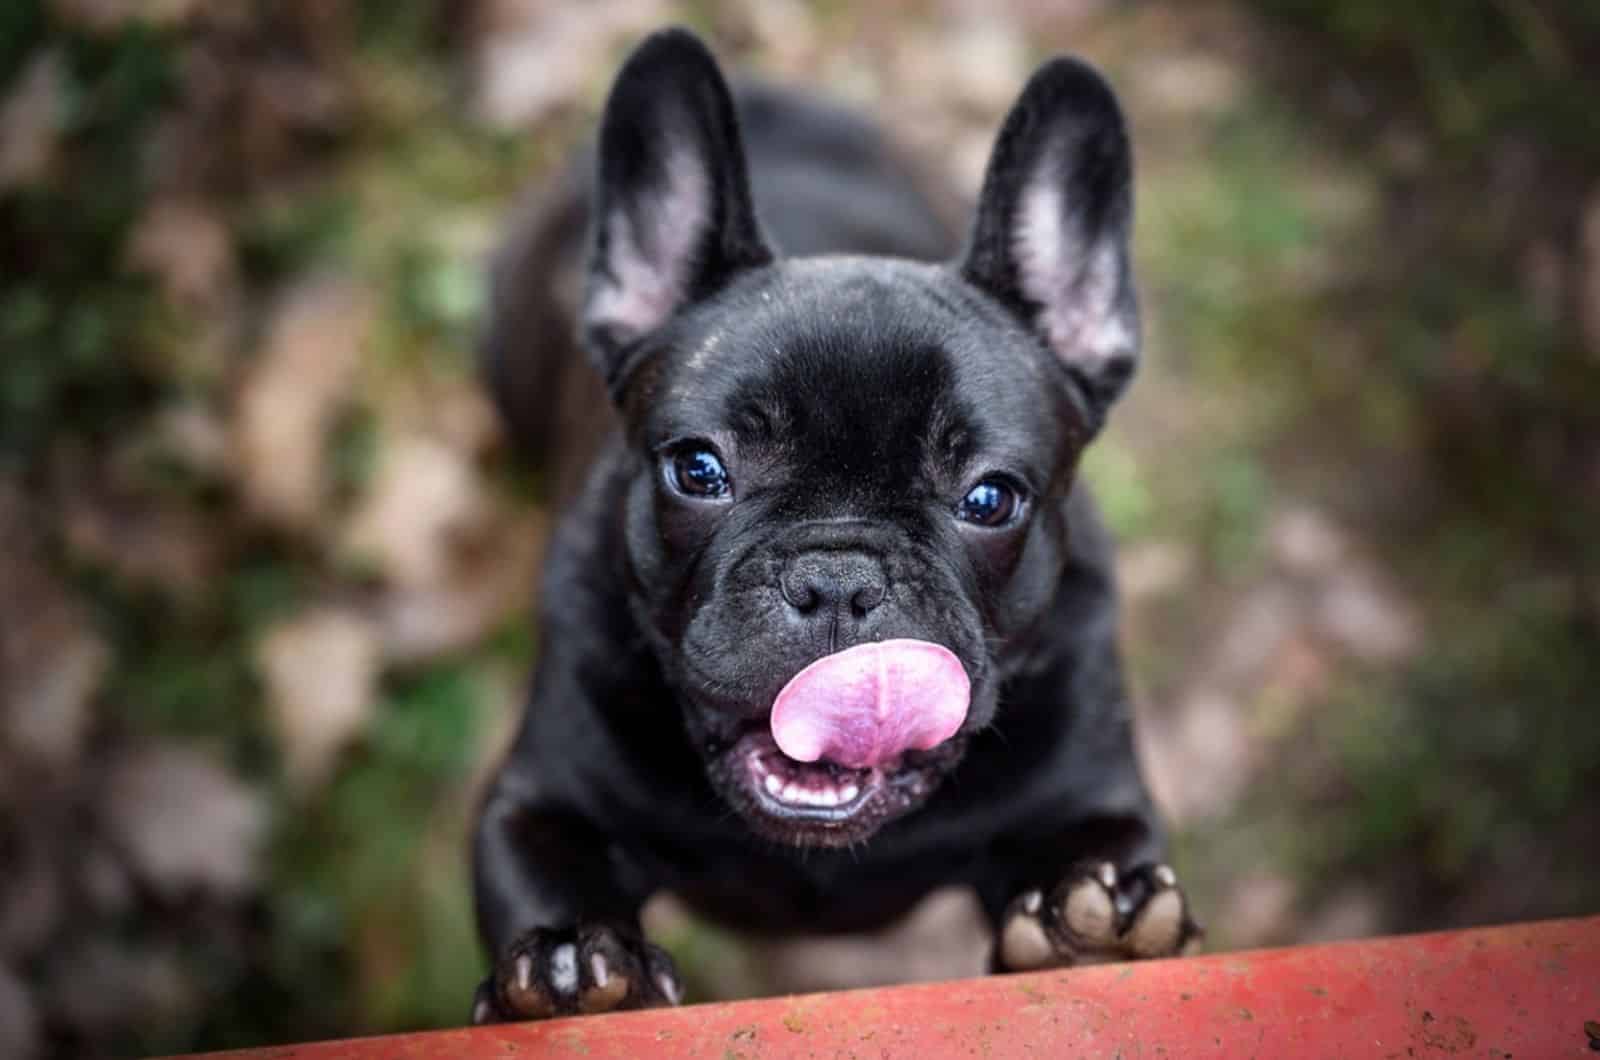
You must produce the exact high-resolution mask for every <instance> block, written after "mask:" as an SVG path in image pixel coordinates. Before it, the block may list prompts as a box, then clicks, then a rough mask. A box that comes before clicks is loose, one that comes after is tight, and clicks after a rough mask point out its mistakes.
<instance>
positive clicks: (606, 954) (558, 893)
mask: <svg viewBox="0 0 1600 1060" xmlns="http://www.w3.org/2000/svg"><path fill="white" fill-rule="evenodd" d="M528 787H529V785H527V784H526V783H525V782H523V781H522V779H521V778H520V777H519V776H518V775H517V773H516V770H515V767H514V766H513V767H508V769H507V771H506V772H505V773H503V774H502V775H501V777H500V779H499V781H498V782H497V783H496V785H495V787H494V789H493V790H492V791H491V793H490V795H489V798H488V800H487V801H486V802H485V804H484V808H483V814H482V816H481V817H480V819H479V822H478V832H477V837H476V843H475V846H474V851H473V855H474V868H475V877H476V890H477V904H478V921H479V928H480V931H481V933H482V935H483V938H484V941H485V943H486V944H487V946H488V947H489V951H490V954H491V957H492V959H493V960H494V967H493V969H492V970H491V971H490V973H489V977H488V978H487V979H485V980H484V982H483V984H482V985H481V986H480V987H479V988H478V993H477V997H476V998H475V999H474V1002H473V1007H472V1021H473V1022H474V1023H495V1022H502V1021H507V1020H529V1019H546V1018H549V1017H552V1016H567V1015H576V1014H580V1013H593V1012H607V1011H611V1010H613V1009H622V1008H646V1007H651V1006H656V1005H666V1004H677V1003H678V1000H679V999H680V997H681V996H682V991H681V988H680V986H679V984H678V977H677V972H676V971H675V970H674V968H673V966H672V960H671V958H670V957H668V956H667V954H666V952H665V951H663V950H662V949H660V948H659V947H657V946H653V945H651V944H650V943H649V942H647V941H645V938H644V935H643V933H642V932H641V930H640V927H639V899H638V898H637V897H630V896H629V895H627V894H625V893H623V890H622V888H621V887H619V886H618V884H617V883H616V881H615V876H614V874H615V869H614V867H613V866H612V864H611V863H610V858H609V853H608V843H607V841H606V838H605V837H604V836H603V835H601V834H600V832H599V831H598V830H596V829H595V828H594V827H593V826H592V825H591V824H590V823H589V822H587V821H585V820H583V819H582V818H581V817H579V816H577V815H576V814H573V813H571V812H568V811H564V810H561V809H558V808H556V807H553V806H546V805H542V804H541V803H540V801H539V800H538V797H537V795H536V794H535V793H533V792H532V791H529V790H528Z"/></svg>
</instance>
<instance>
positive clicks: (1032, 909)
mask: <svg viewBox="0 0 1600 1060" xmlns="http://www.w3.org/2000/svg"><path fill="white" fill-rule="evenodd" d="M1042 908H1044V894H1043V893H1042V892H1040V891H1029V892H1028V893H1027V894H1025V895H1023V896H1022V911H1023V912H1024V913H1027V914H1028V915H1029V916H1037V915H1038V914H1039V910H1040V909H1042Z"/></svg>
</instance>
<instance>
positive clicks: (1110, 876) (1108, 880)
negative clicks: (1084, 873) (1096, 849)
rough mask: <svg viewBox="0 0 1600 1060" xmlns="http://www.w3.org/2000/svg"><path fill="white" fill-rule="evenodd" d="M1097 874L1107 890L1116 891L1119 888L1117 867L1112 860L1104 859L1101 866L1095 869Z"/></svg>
mask: <svg viewBox="0 0 1600 1060" xmlns="http://www.w3.org/2000/svg"><path fill="white" fill-rule="evenodd" d="M1095 875H1096V876H1097V877H1099V880H1100V883H1101V885H1102V886H1103V887H1105V889H1106V890H1108V891H1115V890H1116V889H1117V867H1116V866H1115V865H1113V864H1111V862H1109V861H1102V862H1101V863H1100V867H1099V868H1098V869H1097V870H1095Z"/></svg>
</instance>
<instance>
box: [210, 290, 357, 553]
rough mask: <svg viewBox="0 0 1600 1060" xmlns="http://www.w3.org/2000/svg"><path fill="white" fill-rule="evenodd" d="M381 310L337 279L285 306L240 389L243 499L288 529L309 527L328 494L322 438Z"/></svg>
mask: <svg viewBox="0 0 1600 1060" xmlns="http://www.w3.org/2000/svg"><path fill="white" fill-rule="evenodd" d="M375 313H376V300H375V298H374V297H373V295H372V293H371V292H370V291H368V290H367V289H365V288H364V287H361V286H359V285H358V284H356V283H354V282H352V281H350V280H347V279H340V278H334V277H324V278H321V279H316V280H311V281H307V282H305V283H303V284H301V285H300V286H299V287H297V288H295V289H294V290H292V291H290V292H289V293H288V295H286V296H285V297H284V299H283V300H282V302H281V303H280V304H279V306H278V308H277V311H276V313H275V314H274V316H273V319H272V323H271V325H270V327H269V328H268V332H267V338H266V342H265V344H264V345H263V347H262V349H261V350H260V352H259V353H258V354H257V359H256V362H255V364H254V365H253V366H252V369H251V371H250V373H249V374H248V375H247V377H246V378H245V380H244V381H243V384H242V385H241V387H240V390H239V394H238V407H237V411H236V415H235V417H234V451H235V454H236V456H237V474H238V476H239V484H240V486H241V487H242V489H243V492H244V496H245V502H246V504H247V506H248V507H249V509H250V510H251V511H252V512H253V513H254V514H255V515H256V516H258V517H260V518H262V519H264V520H266V521H268V522H271V523H274V524H276V525H278V526H280V527H283V528H285V529H292V530H298V531H302V532H305V531H310V530H312V529H313V528H314V527H315V525H316V523H317V520H318V517H319V515H320V514H321V512H322V507H323V497H324V492H325V473H326V468H325V466H324V465H325V463H326V461H325V460H324V451H325V444H324V443H325V441H326V439H327V435H328V432H329V430H330V429H331V428H332V427H333V424H334V420H335V418H336V417H337V415H338V413H339V410H340V408H341V407H342V406H343V404H344V403H345V401H346V400H347V399H348V398H349V396H350V392H351V389H352V388H353V387H354V385H355V382H356V370H357V367H358V365H359V363H360V358H361V353H362V349H363V348H364V346H365V345H366V342H367V339H368V336H369V335H370V333H371V330H372V325H373V321H374V317H375Z"/></svg>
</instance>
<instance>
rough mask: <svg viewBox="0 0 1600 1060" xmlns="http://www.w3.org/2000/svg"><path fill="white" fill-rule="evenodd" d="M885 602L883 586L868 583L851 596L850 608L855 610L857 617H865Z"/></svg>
mask: <svg viewBox="0 0 1600 1060" xmlns="http://www.w3.org/2000/svg"><path fill="white" fill-rule="evenodd" d="M881 603H883V586H881V585H868V586H864V587H862V588H860V589H857V590H856V591H855V592H854V593H853V594H851V596H850V610H852V611H854V612H855V615H856V617H857V618H865V617H866V616H867V615H868V614H869V613H870V612H871V611H872V610H873V609H874V608H876V607H877V606H878V605H879V604H881Z"/></svg>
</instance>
